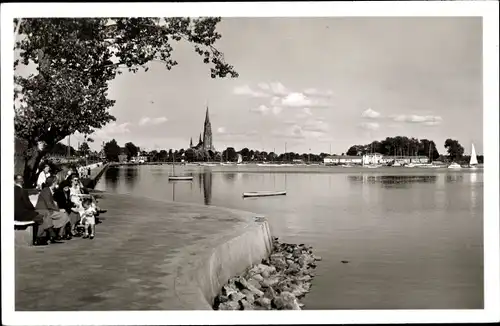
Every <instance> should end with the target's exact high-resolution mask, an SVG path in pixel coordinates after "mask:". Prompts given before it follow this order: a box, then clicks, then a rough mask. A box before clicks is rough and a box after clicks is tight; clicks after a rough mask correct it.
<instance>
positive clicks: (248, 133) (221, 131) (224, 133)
mask: <svg viewBox="0 0 500 326" xmlns="http://www.w3.org/2000/svg"><path fill="white" fill-rule="evenodd" d="M217 133H219V137H222V138H226V137H250V136H255V135H258V134H259V133H258V132H257V130H248V131H228V130H227V129H226V128H224V127H221V128H218V129H217Z"/></svg>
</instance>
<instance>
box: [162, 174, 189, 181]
mask: <svg viewBox="0 0 500 326" xmlns="http://www.w3.org/2000/svg"><path fill="white" fill-rule="evenodd" d="M168 180H175V181H188V180H193V177H190V176H180V175H171V176H169V177H168Z"/></svg>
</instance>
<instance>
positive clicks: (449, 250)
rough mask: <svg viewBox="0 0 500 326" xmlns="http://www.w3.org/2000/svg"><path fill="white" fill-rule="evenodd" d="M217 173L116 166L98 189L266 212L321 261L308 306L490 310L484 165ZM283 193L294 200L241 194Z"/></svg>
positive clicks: (276, 227) (280, 232)
mask: <svg viewBox="0 0 500 326" xmlns="http://www.w3.org/2000/svg"><path fill="white" fill-rule="evenodd" d="M217 169H218V171H215V168H214V170H211V169H210V168H207V167H205V168H200V167H184V168H180V167H179V168H177V167H176V174H181V173H185V174H192V175H193V176H194V180H193V182H169V181H168V176H169V175H170V174H171V173H172V168H171V167H168V166H129V167H118V168H110V169H108V170H107V172H106V173H105V175H104V176H103V178H102V179H101V181H100V182H99V183H98V185H97V187H96V189H99V190H104V191H112V192H117V193H132V194H136V195H138V196H146V197H152V198H157V199H162V200H168V201H172V200H173V201H179V202H194V203H204V204H206V205H215V206H223V207H229V208H236V209H242V210H248V211H252V212H255V213H260V214H263V215H265V216H266V217H267V218H268V220H269V223H270V225H271V230H272V232H273V235H275V236H278V237H280V238H281V239H282V240H283V241H286V242H294V243H306V244H310V245H312V246H314V248H315V250H316V254H317V255H320V256H322V257H323V261H322V262H320V263H319V266H318V268H317V269H316V275H317V276H316V278H315V279H314V281H313V288H312V290H311V292H310V293H309V294H308V295H307V296H306V297H305V299H304V300H303V302H304V303H305V304H306V306H305V308H307V309H420V308H428V309H449V308H451V309H466V308H476V309H481V308H482V307H483V245H482V244H483V172H482V170H478V171H477V172H472V171H449V170H446V169H444V170H417V169H396V168H392V169H377V170H367V169H362V168H360V169H342V168H338V169H337V168H331V169H330V170H329V171H331V173H283V172H280V173H279V172H276V171H280V170H275V172H274V173H271V171H264V172H262V171H261V172H256V171H251V172H249V171H247V172H235V171H233V172H224V171H223V170H222V169H221V167H218V168H217ZM278 169H279V168H278ZM283 189H286V190H287V196H279V197H267V198H254V199H243V198H242V193H243V192H247V191H256V190H283ZM342 260H347V261H349V263H347V264H343V263H342V262H341V261H342Z"/></svg>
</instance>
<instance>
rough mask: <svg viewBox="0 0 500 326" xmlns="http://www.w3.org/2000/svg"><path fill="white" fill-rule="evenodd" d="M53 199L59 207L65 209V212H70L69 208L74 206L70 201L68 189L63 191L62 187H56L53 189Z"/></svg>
mask: <svg viewBox="0 0 500 326" xmlns="http://www.w3.org/2000/svg"><path fill="white" fill-rule="evenodd" d="M53 197H54V200H55V201H56V203H57V206H59V208H61V209H64V210H66V213H68V214H70V213H71V208H73V207H74V203H73V202H72V201H71V199H70V196H69V190H68V191H64V190H63V189H57V190H56V191H54V196H53Z"/></svg>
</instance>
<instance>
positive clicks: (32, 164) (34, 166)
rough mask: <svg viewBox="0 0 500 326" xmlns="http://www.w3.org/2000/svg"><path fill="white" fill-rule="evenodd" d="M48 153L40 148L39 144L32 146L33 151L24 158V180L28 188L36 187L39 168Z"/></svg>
mask: <svg viewBox="0 0 500 326" xmlns="http://www.w3.org/2000/svg"><path fill="white" fill-rule="evenodd" d="M45 154H47V152H46V151H45V150H40V149H39V148H38V145H36V146H33V147H31V153H30V154H28V155H27V157H26V158H25V160H24V162H25V163H24V181H25V183H26V187H27V188H31V187H34V186H35V184H36V180H37V170H38V166H39V165H40V162H41V161H42V159H43V157H44V156H45Z"/></svg>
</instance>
